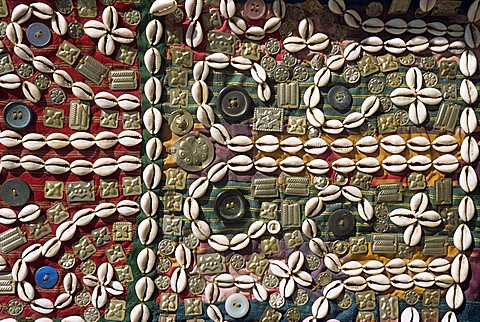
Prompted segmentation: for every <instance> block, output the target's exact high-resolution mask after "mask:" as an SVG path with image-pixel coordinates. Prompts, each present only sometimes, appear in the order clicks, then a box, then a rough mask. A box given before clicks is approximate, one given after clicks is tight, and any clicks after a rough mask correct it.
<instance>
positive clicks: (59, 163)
mask: <svg viewBox="0 0 480 322" xmlns="http://www.w3.org/2000/svg"><path fill="white" fill-rule="evenodd" d="M45 170H46V171H47V172H48V173H50V174H63V173H66V172H68V171H69V170H70V163H69V162H68V161H67V160H64V159H61V158H51V159H48V160H46V161H45Z"/></svg>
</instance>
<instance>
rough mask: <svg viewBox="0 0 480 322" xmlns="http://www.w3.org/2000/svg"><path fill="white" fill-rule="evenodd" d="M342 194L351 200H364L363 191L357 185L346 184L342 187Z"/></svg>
mask: <svg viewBox="0 0 480 322" xmlns="http://www.w3.org/2000/svg"><path fill="white" fill-rule="evenodd" d="M342 195H343V196H344V197H345V199H347V200H348V201H351V202H355V203H356V202H360V201H361V200H362V197H363V195H362V191H361V190H360V189H359V188H357V187H355V186H345V187H343V188H342Z"/></svg>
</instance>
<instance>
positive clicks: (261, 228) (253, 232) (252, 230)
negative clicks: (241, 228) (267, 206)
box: [247, 220, 267, 239]
mask: <svg viewBox="0 0 480 322" xmlns="http://www.w3.org/2000/svg"><path fill="white" fill-rule="evenodd" d="M266 230H267V225H266V224H265V222H264V221H263V220H257V221H254V222H253V223H252V224H251V225H250V227H248V230H247V233H248V236H249V237H250V238H252V239H257V238H260V237H261V236H262V235H263V234H265V231H266Z"/></svg>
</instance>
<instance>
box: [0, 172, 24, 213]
mask: <svg viewBox="0 0 480 322" xmlns="http://www.w3.org/2000/svg"><path fill="white" fill-rule="evenodd" d="M0 196H1V197H2V199H3V201H4V202H5V203H6V204H8V205H9V206H14V207H16V206H23V205H24V204H26V203H27V201H28V199H29V198H30V188H29V186H28V185H27V184H26V183H25V181H23V180H21V179H18V178H14V179H9V180H7V181H5V182H4V183H3V185H2V187H1V188H0Z"/></svg>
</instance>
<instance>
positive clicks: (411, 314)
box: [400, 306, 420, 322]
mask: <svg viewBox="0 0 480 322" xmlns="http://www.w3.org/2000/svg"><path fill="white" fill-rule="evenodd" d="M400 320H401V321H405V322H420V313H418V310H417V309H416V308H414V307H413V306H409V307H407V308H405V310H403V311H402V314H401V316H400Z"/></svg>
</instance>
